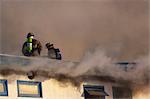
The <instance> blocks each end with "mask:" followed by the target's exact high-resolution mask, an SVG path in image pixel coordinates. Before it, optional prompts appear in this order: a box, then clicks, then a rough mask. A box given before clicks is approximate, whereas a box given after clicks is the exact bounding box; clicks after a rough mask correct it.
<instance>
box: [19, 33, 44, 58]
mask: <svg viewBox="0 0 150 99" xmlns="http://www.w3.org/2000/svg"><path fill="white" fill-rule="evenodd" d="M41 50H42V45H41V43H40V42H39V41H38V40H36V39H34V34H33V33H31V32H30V33H28V34H27V40H26V42H24V44H23V47H22V53H23V55H25V56H39V55H40V53H41Z"/></svg>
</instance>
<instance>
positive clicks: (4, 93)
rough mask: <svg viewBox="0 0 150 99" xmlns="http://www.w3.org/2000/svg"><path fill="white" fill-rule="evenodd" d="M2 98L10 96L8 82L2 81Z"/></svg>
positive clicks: (0, 88) (0, 92)
mask: <svg viewBox="0 0 150 99" xmlns="http://www.w3.org/2000/svg"><path fill="white" fill-rule="evenodd" d="M0 96H8V85H7V80H0Z"/></svg>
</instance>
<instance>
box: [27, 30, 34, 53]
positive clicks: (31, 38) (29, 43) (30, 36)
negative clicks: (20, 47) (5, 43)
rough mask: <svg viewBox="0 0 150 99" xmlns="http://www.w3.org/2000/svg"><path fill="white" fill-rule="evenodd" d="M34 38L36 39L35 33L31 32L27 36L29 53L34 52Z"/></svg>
mask: <svg viewBox="0 0 150 99" xmlns="http://www.w3.org/2000/svg"><path fill="white" fill-rule="evenodd" d="M33 38H34V34H33V33H31V32H30V33H28V34H27V51H28V52H29V53H31V52H32V50H33Z"/></svg>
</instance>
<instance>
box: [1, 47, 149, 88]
mask: <svg viewBox="0 0 150 99" xmlns="http://www.w3.org/2000/svg"><path fill="white" fill-rule="evenodd" d="M13 58H15V57H13ZM27 59H28V58H27ZM29 59H31V60H32V59H34V58H29ZM9 61H10V63H12V64H9V65H4V66H2V65H1V68H0V74H1V75H2V76H10V75H13V74H16V75H25V76H27V75H26V74H27V72H29V71H33V72H34V73H35V75H36V76H35V79H38V80H42V81H44V80H48V79H56V80H58V81H60V82H62V83H67V82H69V83H71V84H72V85H74V86H79V85H80V84H81V83H83V82H100V81H104V82H112V83H121V84H124V85H128V86H136V85H141V86H145V85H148V84H149V78H150V77H149V72H150V70H149V64H148V58H147V57H144V58H141V59H139V60H135V62H136V63H137V64H136V65H135V66H128V67H129V69H128V71H125V69H123V66H120V65H116V64H115V62H116V60H113V59H112V58H111V57H108V56H107V55H106V54H105V52H104V51H102V50H100V49H99V48H97V49H94V50H93V51H88V52H86V54H85V55H84V57H83V58H82V60H81V61H80V62H67V61H55V60H49V59H46V58H39V59H38V58H35V60H32V61H31V62H30V63H29V64H28V65H27V66H24V65H22V66H21V65H19V61H21V60H18V61H12V60H10V59H9ZM8 63H9V62H8V61H7V63H3V64H8ZM17 63H18V64H17Z"/></svg>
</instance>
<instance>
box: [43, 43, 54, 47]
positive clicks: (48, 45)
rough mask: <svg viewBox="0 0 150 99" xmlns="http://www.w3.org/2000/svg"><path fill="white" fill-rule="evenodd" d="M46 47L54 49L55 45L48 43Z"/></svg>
mask: <svg viewBox="0 0 150 99" xmlns="http://www.w3.org/2000/svg"><path fill="white" fill-rule="evenodd" d="M45 46H46V47H47V48H51V47H53V46H54V45H53V44H50V43H46V44H45Z"/></svg>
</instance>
